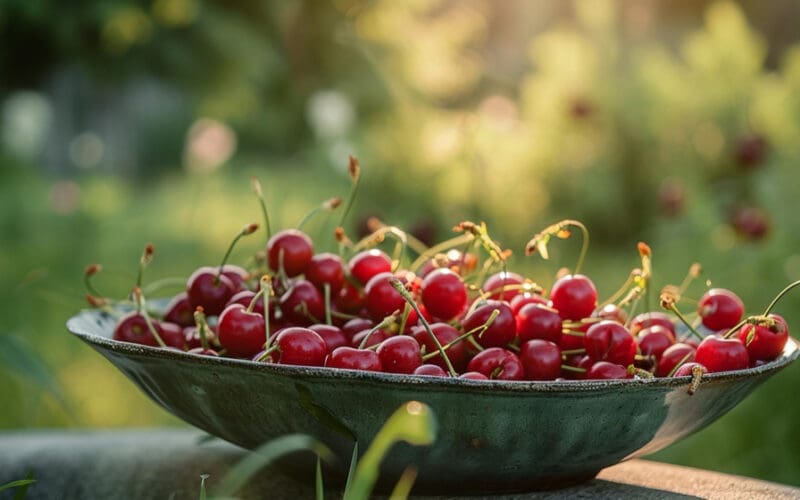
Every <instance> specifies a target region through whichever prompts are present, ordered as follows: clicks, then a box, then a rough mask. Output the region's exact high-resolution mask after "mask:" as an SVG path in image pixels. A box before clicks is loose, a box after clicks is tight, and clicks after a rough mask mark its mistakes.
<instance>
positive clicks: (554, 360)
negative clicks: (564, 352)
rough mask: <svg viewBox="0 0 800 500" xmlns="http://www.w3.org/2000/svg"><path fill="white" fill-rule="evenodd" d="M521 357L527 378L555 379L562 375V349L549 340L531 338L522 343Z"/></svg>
mask: <svg viewBox="0 0 800 500" xmlns="http://www.w3.org/2000/svg"><path fill="white" fill-rule="evenodd" d="M519 359H520V361H522V366H523V368H524V370H525V379H526V380H555V379H557V378H558V377H560V376H561V349H560V348H559V347H558V346H557V345H556V344H555V343H553V342H550V341H547V340H539V339H534V340H529V341H527V342H525V343H524V344H522V347H521V348H520V351H519Z"/></svg>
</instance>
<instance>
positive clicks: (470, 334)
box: [422, 309, 500, 361]
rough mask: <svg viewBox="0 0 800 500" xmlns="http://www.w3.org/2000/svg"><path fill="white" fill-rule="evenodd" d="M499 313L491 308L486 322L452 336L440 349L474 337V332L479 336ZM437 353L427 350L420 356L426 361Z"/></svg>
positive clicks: (448, 347)
mask: <svg viewBox="0 0 800 500" xmlns="http://www.w3.org/2000/svg"><path fill="white" fill-rule="evenodd" d="M499 315H500V311H498V310H497V309H495V310H493V311H492V314H490V315H489V317H488V318H487V319H486V322H485V323H484V324H482V325H480V326H476V327H475V328H473V329H472V330H470V331H468V332H466V333H462V334H461V335H459V336H458V337H456V338H454V339H453V340H451V341H450V342H448V343H446V344H444V345H443V346H442V349H443V350H445V351H446V350H448V349H450V348H451V347H452V346H454V345H456V344H458V343H459V342H461V341H463V340H468V339H471V338H474V337H473V336H474V335H475V334H478V336H480V334H481V333H483V332H484V331H486V329H487V328H489V327H490V326H492V323H494V320H495V318H497V316H499ZM438 355H439V353H438V352H429V353H428V354H426V355H424V356H422V360H423V361H427V360H429V359H431V358H433V357H436V356H438Z"/></svg>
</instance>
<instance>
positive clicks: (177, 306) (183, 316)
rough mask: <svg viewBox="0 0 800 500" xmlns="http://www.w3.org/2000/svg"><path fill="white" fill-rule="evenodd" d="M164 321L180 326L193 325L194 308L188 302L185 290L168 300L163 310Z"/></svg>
mask: <svg viewBox="0 0 800 500" xmlns="http://www.w3.org/2000/svg"><path fill="white" fill-rule="evenodd" d="M164 321H169V322H170V323H175V324H177V325H180V326H192V325H194V309H192V306H191V304H189V297H188V296H187V295H186V292H181V293H179V294H178V295H176V296H175V297H173V298H172V300H170V301H169V304H167V309H166V312H164Z"/></svg>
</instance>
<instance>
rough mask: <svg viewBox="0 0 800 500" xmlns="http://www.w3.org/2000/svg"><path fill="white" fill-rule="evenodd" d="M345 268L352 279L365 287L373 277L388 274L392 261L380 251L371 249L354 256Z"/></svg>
mask: <svg viewBox="0 0 800 500" xmlns="http://www.w3.org/2000/svg"><path fill="white" fill-rule="evenodd" d="M347 267H348V269H349V270H350V275H351V276H352V277H353V278H355V279H356V280H357V281H358V282H359V283H361V284H362V285H366V284H367V282H368V281H369V280H370V279H372V277H373V276H375V275H377V274H381V273H388V272H390V271H391V270H392V259H390V258H389V256H388V255H386V254H385V253H384V252H383V251H382V250H378V249H377V248H373V249H371V250H364V251H362V252H359V253H357V254H355V255H354V256H353V257H352V258H351V259H350V261H349V262H348V263H347Z"/></svg>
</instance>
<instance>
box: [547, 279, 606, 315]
mask: <svg viewBox="0 0 800 500" xmlns="http://www.w3.org/2000/svg"><path fill="white" fill-rule="evenodd" d="M550 300H551V301H552V302H553V307H555V308H556V309H558V312H559V314H561V317H562V318H564V319H569V320H573V321H578V320H580V319H583V318H587V317H589V316H591V315H592V312H594V309H595V307H597V289H596V288H595V287H594V283H592V280H590V279H589V278H587V277H586V276H584V275H582V274H575V275H572V274H568V275H566V276H562V277H561V278H559V279H558V280H557V281H556V282H555V284H553V288H552V290H550Z"/></svg>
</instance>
